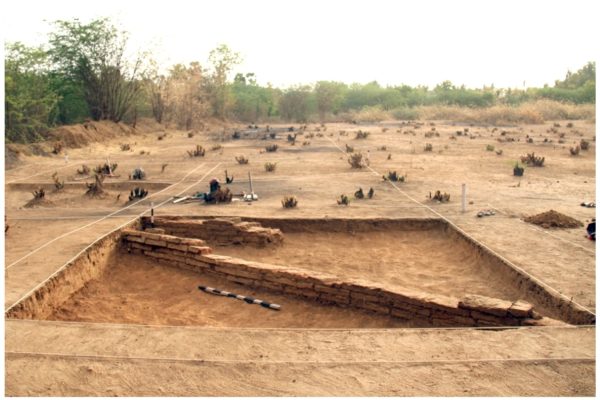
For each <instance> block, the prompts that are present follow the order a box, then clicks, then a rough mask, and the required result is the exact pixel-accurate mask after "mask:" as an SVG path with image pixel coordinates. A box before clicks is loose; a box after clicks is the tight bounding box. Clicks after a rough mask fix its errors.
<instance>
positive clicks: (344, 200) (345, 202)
mask: <svg viewBox="0 0 600 400" xmlns="http://www.w3.org/2000/svg"><path fill="white" fill-rule="evenodd" d="M337 203H338V205H340V206H342V205H343V206H347V205H348V204H350V198H349V197H348V196H346V195H345V194H343V195H341V196H340V199H339V200H338V201H337Z"/></svg>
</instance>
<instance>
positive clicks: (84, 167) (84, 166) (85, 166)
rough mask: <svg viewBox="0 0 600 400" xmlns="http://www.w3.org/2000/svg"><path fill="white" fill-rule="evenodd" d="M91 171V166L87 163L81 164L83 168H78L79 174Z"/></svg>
mask: <svg viewBox="0 0 600 400" xmlns="http://www.w3.org/2000/svg"><path fill="white" fill-rule="evenodd" d="M90 172H91V170H90V167H88V166H87V165H86V164H83V165H82V166H81V169H77V174H78V175H89V174H90Z"/></svg>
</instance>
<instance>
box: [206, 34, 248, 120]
mask: <svg viewBox="0 0 600 400" xmlns="http://www.w3.org/2000/svg"><path fill="white" fill-rule="evenodd" d="M208 61H209V62H210V63H211V65H212V75H211V82H210V85H209V87H210V89H211V90H210V91H211V100H212V104H213V110H214V113H215V115H216V116H217V117H219V118H221V119H222V120H225V119H226V118H227V111H228V109H229V108H230V107H231V105H232V103H233V99H232V98H231V93H230V88H229V85H228V83H227V79H228V75H229V73H230V72H231V71H232V69H233V67H234V66H236V65H238V64H240V63H241V62H242V58H241V57H240V55H239V53H236V52H233V51H232V50H231V49H230V48H229V47H228V46H227V45H225V44H221V45H219V46H218V47H217V48H216V49H213V50H211V52H210V54H209V57H208Z"/></svg>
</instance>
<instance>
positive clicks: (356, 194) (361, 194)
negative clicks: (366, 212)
mask: <svg viewBox="0 0 600 400" xmlns="http://www.w3.org/2000/svg"><path fill="white" fill-rule="evenodd" d="M354 197H356V198H357V199H364V198H365V193H364V192H363V190H362V188H359V189H358V190H357V191H356V192H354Z"/></svg>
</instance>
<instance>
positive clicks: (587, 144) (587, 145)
mask: <svg viewBox="0 0 600 400" xmlns="http://www.w3.org/2000/svg"><path fill="white" fill-rule="evenodd" d="M579 147H581V150H588V149H589V148H590V142H588V141H587V140H585V139H581V141H580V142H579Z"/></svg>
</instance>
